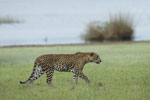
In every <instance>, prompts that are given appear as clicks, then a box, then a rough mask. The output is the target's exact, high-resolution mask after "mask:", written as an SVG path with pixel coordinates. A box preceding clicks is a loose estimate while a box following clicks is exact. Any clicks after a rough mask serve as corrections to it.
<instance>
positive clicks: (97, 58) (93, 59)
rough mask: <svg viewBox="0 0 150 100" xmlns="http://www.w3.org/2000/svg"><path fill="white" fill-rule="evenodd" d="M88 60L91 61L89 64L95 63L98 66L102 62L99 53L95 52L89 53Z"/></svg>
mask: <svg viewBox="0 0 150 100" xmlns="http://www.w3.org/2000/svg"><path fill="white" fill-rule="evenodd" d="M88 59H89V62H95V63H97V64H99V63H100V62H102V60H101V58H100V56H99V55H98V54H97V53H94V52H90V53H89V55H88Z"/></svg>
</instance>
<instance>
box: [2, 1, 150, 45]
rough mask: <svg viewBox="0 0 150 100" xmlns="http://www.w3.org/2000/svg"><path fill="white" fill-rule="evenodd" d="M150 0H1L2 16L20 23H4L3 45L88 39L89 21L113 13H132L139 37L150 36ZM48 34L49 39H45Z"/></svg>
mask: <svg viewBox="0 0 150 100" xmlns="http://www.w3.org/2000/svg"><path fill="white" fill-rule="evenodd" d="M149 4H150V1H149V0H122V1H120V0H53V1H52V0H0V16H11V17H13V18H16V19H18V20H21V21H23V22H22V23H20V24H3V25H0V46H4V45H24V44H26V45H27V44H64V43H84V41H83V40H82V39H81V38H80V36H81V34H83V33H84V32H85V29H86V25H87V24H88V23H89V22H91V21H95V20H100V21H106V20H108V18H109V14H110V13H111V14H113V13H120V12H121V13H130V15H132V16H133V18H134V25H135V39H134V40H135V41H141V40H142V41H143V40H144V41H146V40H150V34H149V32H150V12H149V8H150V6H149ZM45 38H47V42H46V41H45Z"/></svg>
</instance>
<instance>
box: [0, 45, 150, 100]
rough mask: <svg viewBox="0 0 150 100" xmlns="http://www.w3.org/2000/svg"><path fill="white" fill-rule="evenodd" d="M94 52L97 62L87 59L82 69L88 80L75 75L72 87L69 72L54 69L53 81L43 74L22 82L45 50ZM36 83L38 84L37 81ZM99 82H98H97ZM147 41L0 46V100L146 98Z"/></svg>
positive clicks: (149, 90) (149, 86)
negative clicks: (30, 82) (31, 81)
mask: <svg viewBox="0 0 150 100" xmlns="http://www.w3.org/2000/svg"><path fill="white" fill-rule="evenodd" d="M77 51H82V52H89V51H93V52H97V53H98V54H99V55H100V56H101V58H102V60H103V61H102V63H101V64H95V63H89V64H87V65H86V66H85V68H84V70H83V72H84V73H85V75H87V76H88V77H89V79H90V80H91V84H90V85H87V84H86V83H85V82H84V81H83V80H81V79H79V84H78V85H77V87H76V88H75V89H74V90H71V87H72V85H73V80H72V73H67V72H55V73H54V77H53V83H54V84H55V86H56V88H50V87H49V86H48V85H47V84H46V76H45V75H43V76H42V77H41V78H39V79H38V80H36V81H35V82H34V85H33V86H32V87H29V86H22V85H20V84H19V81H20V80H21V81H24V80H26V79H27V78H28V77H29V75H30V74H31V71H32V68H33V67H32V66H33V62H34V60H35V58H36V57H38V56H39V55H41V54H47V53H56V54H58V53H75V52H77ZM37 83H38V84H37ZM101 84H102V85H101ZM149 98H150V43H131V44H128V43H123V44H121V43H120V44H99V45H89V46H88V45H87V46H56V47H28V48H25V47H22V48H19V47H16V48H0V100H149Z"/></svg>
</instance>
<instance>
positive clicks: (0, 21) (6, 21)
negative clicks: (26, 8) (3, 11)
mask: <svg viewBox="0 0 150 100" xmlns="http://www.w3.org/2000/svg"><path fill="white" fill-rule="evenodd" d="M20 22H21V21H20V20H17V19H15V18H12V17H10V16H5V17H4V16H2V17H0V25H1V24H14V23H20Z"/></svg>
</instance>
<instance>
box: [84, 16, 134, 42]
mask: <svg viewBox="0 0 150 100" xmlns="http://www.w3.org/2000/svg"><path fill="white" fill-rule="evenodd" d="M133 33H134V30H133V20H132V18H131V17H130V16H125V15H122V14H119V16H110V18H109V21H108V22H104V23H100V22H98V21H96V22H91V23H89V24H88V28H87V31H86V33H85V34H84V35H83V36H82V38H84V39H85V40H86V41H103V40H108V41H121V40H122V41H124V40H133Z"/></svg>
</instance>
